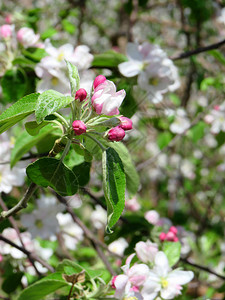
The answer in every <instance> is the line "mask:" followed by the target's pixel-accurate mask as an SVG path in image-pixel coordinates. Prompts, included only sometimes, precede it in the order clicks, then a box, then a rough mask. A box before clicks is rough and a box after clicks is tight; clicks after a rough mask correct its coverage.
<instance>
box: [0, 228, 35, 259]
mask: <svg viewBox="0 0 225 300" xmlns="http://www.w3.org/2000/svg"><path fill="white" fill-rule="evenodd" d="M2 236H3V237H5V238H7V239H9V240H10V241H11V242H13V243H15V244H17V245H18V246H22V244H21V242H20V238H19V236H18V234H17V232H16V230H15V229H14V228H10V227H9V228H5V229H4V230H3V232H2ZM20 237H21V239H22V241H23V244H24V246H25V248H26V250H28V251H30V252H33V251H34V244H33V242H32V240H31V234H30V233H29V232H22V233H20ZM0 254H2V255H11V256H12V257H13V258H15V259H22V258H25V257H26V255H25V254H24V253H23V252H22V251H20V250H19V249H17V248H15V247H13V246H11V245H9V244H7V243H5V242H3V241H0Z"/></svg>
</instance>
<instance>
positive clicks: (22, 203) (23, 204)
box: [0, 182, 37, 221]
mask: <svg viewBox="0 0 225 300" xmlns="http://www.w3.org/2000/svg"><path fill="white" fill-rule="evenodd" d="M36 189H37V185H36V184H35V183H33V182H32V183H31V184H30V186H29V187H28V189H27V190H26V193H25V194H24V196H23V198H22V199H21V200H20V201H19V202H18V203H17V204H16V205H15V206H14V207H13V208H11V209H10V210H7V211H3V212H1V214H0V221H3V220H4V219H6V218H8V217H10V216H12V215H15V214H16V213H17V212H18V211H20V210H21V209H23V208H26V207H27V202H28V201H29V199H30V197H31V196H32V195H33V193H34V191H35V190H36Z"/></svg>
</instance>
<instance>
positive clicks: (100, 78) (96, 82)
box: [93, 75, 106, 89]
mask: <svg viewBox="0 0 225 300" xmlns="http://www.w3.org/2000/svg"><path fill="white" fill-rule="evenodd" d="M105 81H106V78H105V76H103V75H98V76H97V77H96V78H95V80H94V83H93V87H94V89H96V87H97V86H98V85H99V84H101V83H103V82H105Z"/></svg>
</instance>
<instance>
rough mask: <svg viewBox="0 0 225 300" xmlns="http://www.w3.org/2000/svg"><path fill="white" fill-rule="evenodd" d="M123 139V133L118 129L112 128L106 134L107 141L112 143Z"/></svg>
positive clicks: (117, 127)
mask: <svg viewBox="0 0 225 300" xmlns="http://www.w3.org/2000/svg"><path fill="white" fill-rule="evenodd" d="M124 137H125V131H124V130H123V129H122V128H121V127H119V126H116V127H113V128H112V129H110V130H109V132H108V139H109V140H110V141H112V142H119V141H121V140H122V139H123V138H124Z"/></svg>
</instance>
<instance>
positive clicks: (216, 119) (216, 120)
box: [204, 102, 225, 134]
mask: <svg viewBox="0 0 225 300" xmlns="http://www.w3.org/2000/svg"><path fill="white" fill-rule="evenodd" d="M204 120H205V122H206V123H208V124H210V125H211V133H213V134H218V133H219V132H220V131H223V132H225V102H223V103H222V104H221V105H215V106H214V108H213V109H212V110H211V112H210V113H209V114H207V115H206V116H205V118H204Z"/></svg>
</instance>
